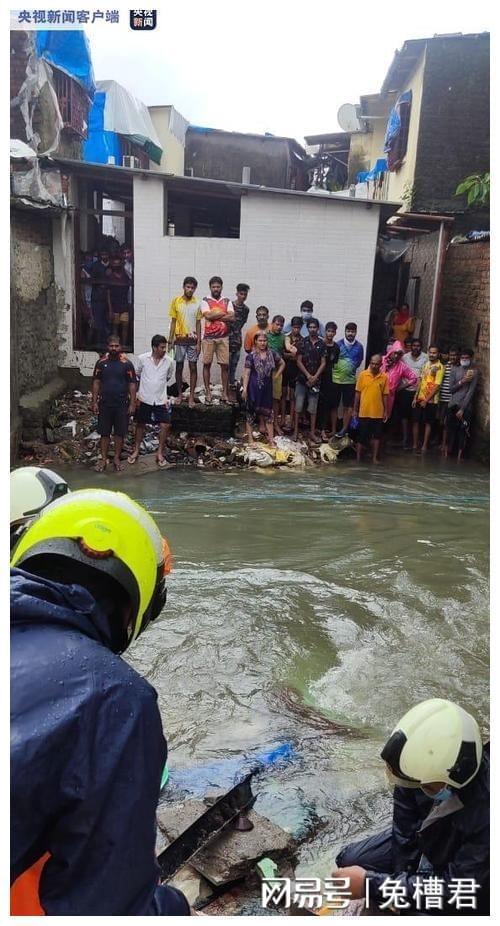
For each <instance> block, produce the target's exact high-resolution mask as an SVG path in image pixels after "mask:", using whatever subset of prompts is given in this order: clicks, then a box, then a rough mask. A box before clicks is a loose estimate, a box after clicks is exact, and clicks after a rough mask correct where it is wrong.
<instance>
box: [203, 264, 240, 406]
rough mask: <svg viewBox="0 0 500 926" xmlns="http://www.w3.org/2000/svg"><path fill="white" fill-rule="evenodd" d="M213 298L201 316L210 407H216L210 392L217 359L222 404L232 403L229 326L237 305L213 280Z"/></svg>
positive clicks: (216, 279) (205, 303) (208, 298)
mask: <svg viewBox="0 0 500 926" xmlns="http://www.w3.org/2000/svg"><path fill="white" fill-rule="evenodd" d="M208 285H209V287H210V296H205V298H204V299H202V303H201V314H202V316H203V318H204V320H205V330H204V332H203V340H202V342H201V350H202V355H203V382H204V384H205V396H206V399H205V401H206V403H207V405H211V404H212V393H211V391H210V370H211V368H212V363H213V359H214V354H215V356H216V357H217V363H218V364H219V366H220V377H221V381H222V401H223V402H227V403H229V395H228V387H229V324H230V323H231V322H232V320H233V318H234V309H233V304H232V302H231V300H230V299H227V298H226V297H225V296H224V297H223V296H222V286H223V283H222V280H221V278H220V277H212V278H211V279H210V280H209V281H208Z"/></svg>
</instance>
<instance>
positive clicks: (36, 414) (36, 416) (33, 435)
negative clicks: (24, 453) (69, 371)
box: [19, 376, 66, 440]
mask: <svg viewBox="0 0 500 926" xmlns="http://www.w3.org/2000/svg"><path fill="white" fill-rule="evenodd" d="M65 390H66V384H65V382H64V380H63V379H62V378H61V377H59V376H55V377H54V378H53V379H51V380H49V382H48V383H45V385H43V386H41V388H40V389H35V390H34V391H33V392H26V393H25V394H24V395H22V396H20V398H19V413H20V416H21V421H22V438H23V440H37V439H43V437H44V424H45V420H46V418H47V416H48V415H49V413H50V408H51V405H52V402H53V401H54V399H57V398H58V396H60V395H62V394H63V393H64V392H65Z"/></svg>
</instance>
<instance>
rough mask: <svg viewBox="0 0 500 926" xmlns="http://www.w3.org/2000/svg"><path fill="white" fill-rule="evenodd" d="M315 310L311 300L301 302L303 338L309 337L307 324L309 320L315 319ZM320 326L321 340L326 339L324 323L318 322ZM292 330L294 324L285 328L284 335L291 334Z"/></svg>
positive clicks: (301, 330) (301, 334)
mask: <svg viewBox="0 0 500 926" xmlns="http://www.w3.org/2000/svg"><path fill="white" fill-rule="evenodd" d="M313 308H314V304H313V303H312V302H311V300H310V299H304V302H301V304H300V317H301V319H302V328H301V329H300V336H301V338H308V337H309V329H308V327H307V323H308V321H309V319H310V318H312V317H313ZM318 325H319V330H318V335H319V337H320V338H324V336H325V326H324V325H323V323H322V322H318ZM291 330H292V323H291V322H289V324H288V325H285V327H284V328H283V334H290V332H291Z"/></svg>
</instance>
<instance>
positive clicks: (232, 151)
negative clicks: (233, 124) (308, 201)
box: [185, 125, 309, 190]
mask: <svg viewBox="0 0 500 926" xmlns="http://www.w3.org/2000/svg"><path fill="white" fill-rule="evenodd" d="M185 167H186V173H188V174H189V175H190V176H192V177H200V178H204V179H209V180H230V181H231V182H233V183H241V182H242V180H243V182H245V183H252V184H256V185H258V186H266V187H273V188H277V189H284V190H307V189H308V187H309V181H308V174H307V170H308V159H307V155H306V152H305V151H304V149H303V148H302V146H301V145H299V144H298V142H297V141H296V140H295V139H294V138H285V137H281V136H279V135H253V134H249V133H245V132H225V131H222V130H221V129H211V128H205V127H203V126H198V125H190V126H189V128H188V130H187V132H186V161H185ZM244 168H248V170H247V171H245V174H243V170H244Z"/></svg>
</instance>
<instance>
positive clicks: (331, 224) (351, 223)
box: [134, 177, 379, 353]
mask: <svg viewBox="0 0 500 926" xmlns="http://www.w3.org/2000/svg"><path fill="white" fill-rule="evenodd" d="M378 220H379V210H378V208H377V206H373V208H371V209H367V208H366V207H365V205H364V204H361V203H358V204H354V203H346V202H338V201H337V202H336V201H331V200H325V199H323V198H321V197H318V198H317V199H316V198H314V199H313V198H312V197H310V198H305V197H300V196H297V197H295V196H285V195H280V194H272V193H262V192H259V191H255V192H254V191H251V192H249V193H248V195H244V196H243V197H242V200H241V230H240V238H239V239H230V238H181V237H172V238H170V237H168V236H166V235H164V234H163V231H164V228H163V188H162V181H161V180H155V179H152V178H149V177H148V179H147V180H143V179H141V178H136V179H134V259H135V290H134V296H135V348H136V353H140V352H141V351H144V350H147V349H148V348H149V344H150V340H151V337H152V335H153V334H157V333H158V334H163V333H165V334H167V333H168V327H169V322H168V318H167V315H168V306H169V303H170V300H171V298H172V297H173V296H175V295H177V294H179V293H180V292H182V280H183V278H184V277H185V276H187V275H188V274H192V275H194V276H195V277H196V278H197V279H198V281H199V286H198V295H200V296H204V295H209V287H208V280H209V278H210V277H211V276H212V275H214V274H218V275H219V276H221V277H222V279H223V280H224V294H225V295H227V296H232V295H233V294H234V289H235V286H236V284H237V283H240V282H243V283H248V284H249V286H250V294H249V297H248V304H249V305H250V309H251V315H250V319H249V323H250V324H253V323H254V321H255V319H254V312H255V308H256V307H257V306H258V305H262V304H264V305H267V306H268V307H269V309H270V311H271V314H275V313H277V312H279V313H281V314H282V315H284V316H285V318H286V319H287V321H288V320H289V319H290V318H291V316H292V315H295V314H297V313H298V309H299V306H300V303H301V302H302V301H303V300H304V299H311V300H312V301H313V303H314V314H315V315H316V316H317V317H318V318H319V319H320V320H321V321H323V322H326V321H336V322H337V324H338V326H339V336H340V335H341V334H343V328H344V325H345V323H346V322H347V321H355V322H357V324H358V337H359V339H360V340H361V341H362V342H363V343H366V335H367V331H368V318H369V312H370V299H371V290H372V280H373V265H374V259H375V247H376V241H377V230H378Z"/></svg>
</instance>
